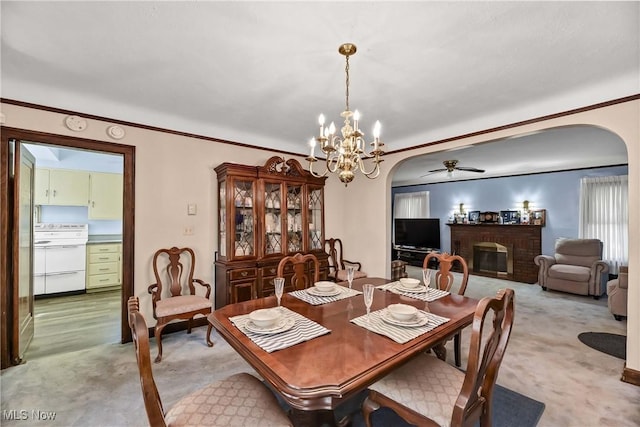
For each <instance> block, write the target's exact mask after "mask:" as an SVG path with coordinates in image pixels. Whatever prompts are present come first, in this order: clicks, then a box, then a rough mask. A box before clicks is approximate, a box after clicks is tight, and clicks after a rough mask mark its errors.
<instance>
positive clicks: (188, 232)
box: [182, 225, 193, 236]
mask: <svg viewBox="0 0 640 427" xmlns="http://www.w3.org/2000/svg"><path fill="white" fill-rule="evenodd" d="M182 234H184V235H185V236H192V235H193V226H192V225H187V226H186V227H185V228H184V232H183V233H182Z"/></svg>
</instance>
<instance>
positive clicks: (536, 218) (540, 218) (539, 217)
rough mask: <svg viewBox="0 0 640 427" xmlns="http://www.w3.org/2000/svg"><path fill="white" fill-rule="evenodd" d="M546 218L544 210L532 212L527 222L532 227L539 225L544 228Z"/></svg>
mask: <svg viewBox="0 0 640 427" xmlns="http://www.w3.org/2000/svg"><path fill="white" fill-rule="evenodd" d="M546 217H547V210H546V209H536V210H532V211H531V214H530V216H529V222H530V223H531V224H533V225H541V226H543V227H544V225H545V222H546Z"/></svg>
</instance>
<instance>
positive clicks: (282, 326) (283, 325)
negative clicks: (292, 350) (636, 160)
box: [244, 317, 296, 335]
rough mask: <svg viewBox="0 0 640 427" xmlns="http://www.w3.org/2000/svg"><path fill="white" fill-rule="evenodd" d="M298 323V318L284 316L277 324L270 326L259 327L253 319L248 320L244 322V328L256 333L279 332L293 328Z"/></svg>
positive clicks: (268, 333)
mask: <svg viewBox="0 0 640 427" xmlns="http://www.w3.org/2000/svg"><path fill="white" fill-rule="evenodd" d="M295 324H296V320H295V319H294V318H292V317H283V318H282V319H280V320H279V321H278V324H277V325H276V326H272V327H269V328H259V327H258V326H256V325H255V324H254V323H253V322H252V321H251V320H248V321H247V323H245V324H244V328H245V329H246V330H247V331H249V332H253V333H255V334H265V335H270V334H279V333H280V332H284V331H288V330H289V329H291V328H293V325H295Z"/></svg>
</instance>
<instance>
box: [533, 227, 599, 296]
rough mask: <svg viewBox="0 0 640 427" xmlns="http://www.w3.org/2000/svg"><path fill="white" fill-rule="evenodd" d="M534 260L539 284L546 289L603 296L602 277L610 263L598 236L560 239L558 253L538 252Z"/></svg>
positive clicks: (556, 249)
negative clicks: (603, 258)
mask: <svg viewBox="0 0 640 427" xmlns="http://www.w3.org/2000/svg"><path fill="white" fill-rule="evenodd" d="M534 262H535V263H536V265H537V266H539V267H540V269H539V270H538V284H539V285H540V286H542V289H544V290H545V291H546V290H547V289H554V290H557V291H562V292H570V293H573V294H578V295H593V297H594V298H595V299H598V298H600V296H601V295H602V294H603V293H604V291H605V288H604V284H603V280H602V277H603V275H604V274H605V273H607V272H608V271H609V265H608V264H607V263H606V262H605V261H603V260H602V242H601V241H600V240H598V239H568V238H564V237H561V238H559V239H557V240H556V246H555V254H554V255H553V256H551V255H538V256H537V257H535V258H534Z"/></svg>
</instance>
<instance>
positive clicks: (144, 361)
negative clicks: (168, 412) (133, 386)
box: [127, 297, 166, 426]
mask: <svg viewBox="0 0 640 427" xmlns="http://www.w3.org/2000/svg"><path fill="white" fill-rule="evenodd" d="M127 309H128V313H129V327H130V328H131V335H132V338H133V345H134V348H135V351H136V360H137V362H138V371H139V374H140V385H141V386H142V396H143V398H144V407H145V410H146V411H147V418H148V419H149V425H152V426H166V422H165V419H164V409H163V408H162V401H161V400H160V395H159V394H158V388H157V387H156V382H155V380H154V379H153V371H152V368H151V352H150V350H149V330H148V329H147V322H146V321H145V320H144V317H143V316H142V314H140V302H139V301H138V297H130V298H129V301H128V303H127Z"/></svg>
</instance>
